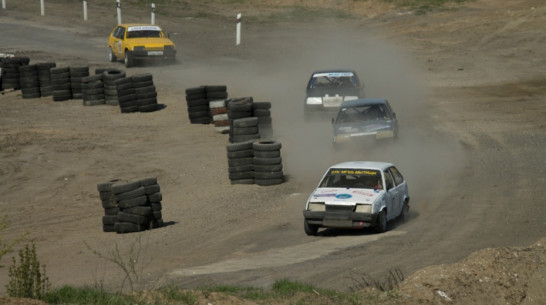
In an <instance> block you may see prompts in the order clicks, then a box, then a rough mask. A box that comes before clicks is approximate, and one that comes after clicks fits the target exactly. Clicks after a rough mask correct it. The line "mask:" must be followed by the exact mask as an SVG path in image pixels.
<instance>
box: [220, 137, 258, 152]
mask: <svg viewBox="0 0 546 305" xmlns="http://www.w3.org/2000/svg"><path fill="white" fill-rule="evenodd" d="M252 143H254V140H250V141H245V142H239V143H230V144H228V145H227V146H226V150H227V151H228V152H232V151H241V150H249V149H252Z"/></svg>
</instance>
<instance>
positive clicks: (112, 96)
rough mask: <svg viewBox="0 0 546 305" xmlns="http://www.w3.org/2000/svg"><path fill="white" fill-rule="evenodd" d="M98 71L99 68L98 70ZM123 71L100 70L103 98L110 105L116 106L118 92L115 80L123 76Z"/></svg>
mask: <svg viewBox="0 0 546 305" xmlns="http://www.w3.org/2000/svg"><path fill="white" fill-rule="evenodd" d="M99 72H100V70H99ZM125 76H126V75H125V71H122V70H118V69H105V70H104V71H102V83H103V85H104V100H105V103H106V104H108V105H112V106H118V105H119V100H118V92H117V88H116V84H115V81H116V80H117V79H120V78H124V77H125Z"/></svg>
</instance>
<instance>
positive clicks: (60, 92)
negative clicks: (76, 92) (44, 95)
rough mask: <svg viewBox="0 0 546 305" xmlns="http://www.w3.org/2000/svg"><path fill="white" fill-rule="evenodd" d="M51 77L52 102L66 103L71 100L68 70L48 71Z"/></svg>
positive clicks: (66, 68)
mask: <svg viewBox="0 0 546 305" xmlns="http://www.w3.org/2000/svg"><path fill="white" fill-rule="evenodd" d="M49 73H50V75H51V85H52V95H53V101H55V102H60V101H67V100H69V99H72V87H71V83H70V68H69V67H55V68H51V69H50V70H49Z"/></svg>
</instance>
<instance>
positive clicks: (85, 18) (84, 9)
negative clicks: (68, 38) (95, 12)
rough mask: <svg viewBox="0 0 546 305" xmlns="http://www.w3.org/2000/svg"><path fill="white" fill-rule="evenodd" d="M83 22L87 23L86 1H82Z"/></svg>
mask: <svg viewBox="0 0 546 305" xmlns="http://www.w3.org/2000/svg"><path fill="white" fill-rule="evenodd" d="M83 20H85V21H87V0H83Z"/></svg>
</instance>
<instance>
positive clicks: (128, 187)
mask: <svg viewBox="0 0 546 305" xmlns="http://www.w3.org/2000/svg"><path fill="white" fill-rule="evenodd" d="M139 187H140V182H139V181H134V182H116V183H114V184H113V185H112V186H111V188H110V189H111V191H112V193H114V194H120V193H125V192H129V191H132V190H136V189H137V188H139Z"/></svg>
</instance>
